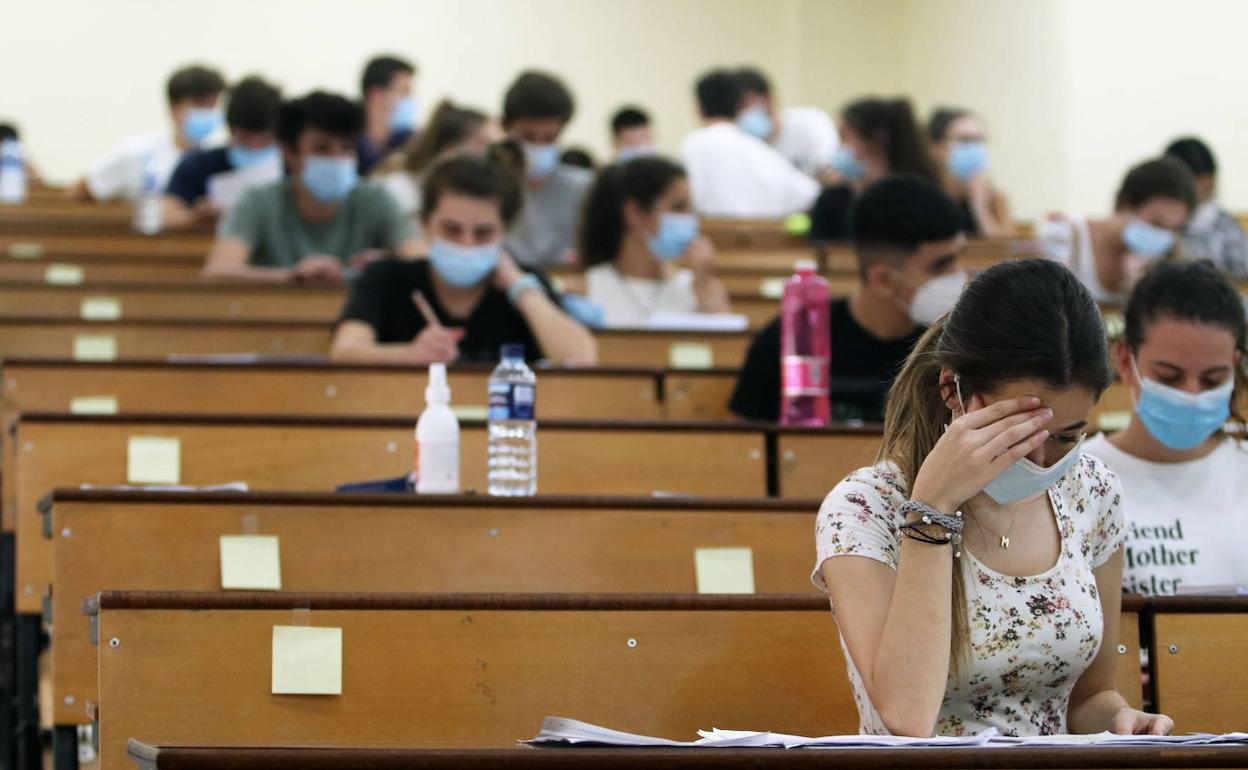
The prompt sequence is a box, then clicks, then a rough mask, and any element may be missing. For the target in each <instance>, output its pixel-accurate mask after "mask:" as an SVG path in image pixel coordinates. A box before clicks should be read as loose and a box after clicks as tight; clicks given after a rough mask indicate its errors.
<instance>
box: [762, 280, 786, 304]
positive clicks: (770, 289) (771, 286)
mask: <svg viewBox="0 0 1248 770" xmlns="http://www.w3.org/2000/svg"><path fill="white" fill-rule="evenodd" d="M758 295H759V296H760V297H764V298H766V299H780V298H781V297H783V296H784V279H783V278H764V279H763V280H762V281H761V282H759V284H758Z"/></svg>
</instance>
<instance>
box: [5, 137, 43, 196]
mask: <svg viewBox="0 0 1248 770" xmlns="http://www.w3.org/2000/svg"><path fill="white" fill-rule="evenodd" d="M21 141H22V139H21V136H20V135H19V134H18V131H17V126H15V125H13V124H12V123H0V144H4V143H5V142H17V143H18V145H19V146H20V145H21ZM22 166H23V168H24V170H25V172H26V184H27V186H29V187H42V186H43V177H42V176H41V175H40V174H39V169H38V168H36V167H35V164H34V163H33V162H31V160H30V158H29V157H27V155H26V148H25V147H22Z"/></svg>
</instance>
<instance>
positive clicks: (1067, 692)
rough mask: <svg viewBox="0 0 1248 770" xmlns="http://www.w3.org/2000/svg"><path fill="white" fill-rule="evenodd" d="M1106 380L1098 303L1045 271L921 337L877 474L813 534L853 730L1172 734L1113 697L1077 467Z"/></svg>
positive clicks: (894, 403) (1104, 484) (1111, 578)
mask: <svg viewBox="0 0 1248 770" xmlns="http://www.w3.org/2000/svg"><path fill="white" fill-rule="evenodd" d="M1111 379H1112V375H1111V372H1110V370H1109V364H1108V355H1107V352H1106V343H1105V330H1104V327H1103V325H1102V323H1101V318H1100V313H1099V311H1098V309H1097V306H1096V303H1095V302H1093V300H1092V298H1091V296H1090V295H1089V294H1088V292H1087V290H1086V289H1085V288H1083V286H1082V285H1080V283H1079V282H1078V280H1077V279H1076V278H1075V277H1074V276H1073V275H1071V274H1070V273H1069V271H1067V270H1065V269H1064V268H1062V267H1061V266H1060V265H1057V264H1055V263H1053V262H1048V261H1044V260H1026V261H1014V262H1006V263H1002V264H998V265H996V266H994V267H992V268H990V269H989V270H987V271H985V272H984V273H983V274H982V275H980V276H979V277H978V278H976V279H975V280H974V281H972V282H971V283H970V284H969V285H968V287H967V289H966V291H965V293H964V294H963V295H962V298H961V299H960V300H959V301H958V304H957V305H956V306H955V307H954V309H953V310H952V311H951V312H950V313H949V314H948V315H946V316H944V317H943V318H941V319H940V320H939V321H937V322H936V324H935V325H933V326H932V327H930V328H929V330H928V331H927V332H926V333H925V334H924V336H923V337H922V338H921V339H920V341H919V342H918V344H917V346H916V348H915V350H914V351H913V352H912V353H911V355H910V357H909V359H907V362H906V364H905V367H904V368H903V369H902V371H901V374H900V375H899V376H898V378H897V380H896V382H895V383H894V385H893V390H892V392H891V394H890V397H889V403H888V409H887V417H886V420H885V426H884V441H883V446H882V449H881V453H880V460H879V462H878V463H877V464H876V465H875V466H872V467H869V468H863V469H861V470H858V471H855V472H854V473H853V474H851V475H850V476H849V478H847V479H845V480H844V481H842V482H841V483H840V484H838V485H837V486H836V488H835V489H833V490H832V492H831V494H829V495H828V497H827V499H826V500H825V501H824V504H823V507H822V509H821V511H820V513H819V516H818V519H817V525H816V543H817V549H818V565H817V567H816V570H815V574H814V580H815V583H816V584H817V585H819V586H820V587H821V588H823V589H824V590H826V591H827V593H828V595H829V597H830V599H831V601H832V609H833V612H834V614H835V617H836V621H837V625H838V627H839V629H840V635H841V644H842V649H843V650H844V652H845V654H846V660H847V663H848V664H849V672H850V681H851V684H852V687H853V690H854V695H855V699H856V701H857V703H858V710H859V715H860V717H861V729H862V730H863V732H867V733H896V734H902V735H915V736H927V735H932V734H940V735H964V734H971V733H978V732H980V731H982V730H985V729H987V728H996V729H997V730H998V731H1000V732H1001V733H1003V734H1009V735H1036V734H1053V733H1064V732H1074V733H1095V732H1101V731H1105V730H1110V731H1113V732H1117V733H1157V734H1162V733H1168V732H1169V731H1170V730H1171V729H1172V728H1173V723H1172V722H1171V721H1170V719H1169V718H1167V717H1165V716H1159V715H1154V714H1145V713H1143V712H1141V711H1137V710H1135V709H1132V708H1131V707H1130V706H1128V705H1127V702H1126V700H1124V699H1123V697H1122V696H1121V695H1120V694H1119V693H1118V692H1117V690H1116V689H1115V669H1116V652H1115V649H1116V647H1117V644H1116V640H1117V638H1118V622H1119V613H1120V609H1121V607H1120V605H1121V590H1120V585H1121V579H1122V541H1123V537H1124V531H1123V530H1124V524H1123V519H1122V512H1121V509H1120V497H1121V492H1120V487H1119V483H1118V479H1117V477H1116V476H1114V474H1113V473H1112V472H1111V471H1109V470H1108V469H1107V468H1106V467H1105V465H1104V464H1103V463H1101V462H1100V461H1099V460H1097V459H1096V458H1094V457H1092V456H1090V455H1084V454H1082V453H1081V447H1082V442H1083V433H1084V431H1085V429H1086V427H1087V420H1088V412H1089V411H1090V410H1091V408H1092V406H1093V404H1094V403H1095V402H1096V400H1097V399H1098V398H1099V397H1100V395H1101V393H1102V392H1103V391H1104V390H1105V388H1106V387H1107V386H1108V385H1109V383H1110V381H1111ZM851 557H852V558H851Z"/></svg>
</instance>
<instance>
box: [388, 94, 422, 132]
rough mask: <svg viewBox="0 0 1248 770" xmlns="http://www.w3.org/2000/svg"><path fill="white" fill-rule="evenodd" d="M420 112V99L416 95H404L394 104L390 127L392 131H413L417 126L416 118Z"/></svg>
mask: <svg viewBox="0 0 1248 770" xmlns="http://www.w3.org/2000/svg"><path fill="white" fill-rule="evenodd" d="M419 114H420V101H419V100H418V99H417V98H416V97H415V96H404V97H403V98H402V99H399V101H398V103H397V104H395V105H394V110H392V111H391V112H390V129H391V130H392V131H411V130H412V129H414V128H416V118H417V117H418V116H419Z"/></svg>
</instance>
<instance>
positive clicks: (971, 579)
mask: <svg viewBox="0 0 1248 770" xmlns="http://www.w3.org/2000/svg"><path fill="white" fill-rule="evenodd" d="M907 489H908V482H907V481H906V479H905V478H904V477H903V476H902V475H901V473H900V472H899V471H898V470H897V468H896V466H894V465H892V464H890V463H881V464H879V465H876V466H874V467H870V468H863V469H860V470H858V471H855V472H854V473H852V474H850V476H849V477H848V478H846V479H845V480H844V481H842V482H841V483H840V484H838V485H837V486H836V488H835V489H833V490H832V492H831V493H830V494H829V495H828V497H827V499H825V500H824V502H823V506H822V508H821V509H820V511H819V516H818V518H817V520H816V524H815V543H816V548H817V552H818V561H817V563H816V566H815V571H814V574H813V575H812V578H811V579H812V580H813V581H814V583H815V585H816V586H818V587H819V588H820V589H822V590H824V591H825V592H826V591H827V586H826V585H825V584H824V582H823V576H822V574H821V571H820V570H821V567H822V565H823V562H824V561H825V560H827V559H830V558H835V557H837V556H865V557H867V558H870V559H875V560H876V561H879V562H882V563H884V564H887V565H888V566H889V567H892V568H893V569H894V570H895V569H897V561H898V554H899V551H900V546H901V540H900V538H901V537H903V535H899V534H898V531H897V528H898V527H899V526H900V525H901V524H902V523H903V522H904V517H903V516H902V515H901V514H900V513H899V509H900V508H901V505H902V503H904V502H905V501H906V500H907V499H908V495H907ZM1121 499H1122V493H1121V486H1120V485H1119V482H1118V477H1117V476H1115V475H1114V473H1113V471H1110V470H1109V469H1108V468H1107V467H1106V466H1105V464H1104V463H1102V462H1101V461H1100V460H1098V459H1097V458H1095V457H1092V456H1090V455H1086V454H1085V455H1083V456H1082V457H1081V458H1080V460H1079V462H1078V463H1076V464H1075V465H1074V466H1072V467H1071V469H1070V471H1068V472H1067V474H1066V475H1065V476H1064V477H1062V479H1061V480H1060V481H1059V482H1058V483H1057V484H1056V485H1055V486H1053V487H1052V488H1051V489H1049V501H1050V503H1051V504H1052V508H1053V513H1054V516H1055V517H1056V519H1057V524H1058V531H1059V532H1060V533H1061V538H1062V542H1061V550H1060V553H1059V556H1058V558H1057V562H1056V563H1055V564H1054V565H1053V566H1052V567H1051V568H1050V569H1048V570H1046V571H1045V572H1043V573H1041V574H1039V575H1033V576H1030V577H1012V576H1007V575H1002V574H1000V573H998V572H994V571H993V570H991V569H989V568H988V567H986V566H984V565H983V564H982V563H981V562H980V561H979V560H978V559H976V558H975V557H974V555H972V554H971V553H970V551H968V550H965V549H964V550H963V551H962V558H961V559H960V560H959V563H960V568H961V569H963V570H964V571H965V573H964V574H965V576H966V578H967V579H966V581H965V582H966V586H967V609H968V612H969V614H970V636H971V638H970V650H969V652H968V654H967V656H966V658H965V659H964V660H963V664H962V666H961V670H960V672H959V676H957V677H956V678H955V677H954V676H953V674H952V671H951V672H950V676H949V684H948V686H947V688H946V689H945V698H944V702H943V703H942V704H941V708H940V714H939V716H938V718H937V721H936V729H935V734H937V735H971V734H975V733H979V732H982V731H983V730H985V729H987V728H989V727H995V728H996V729H997V730H998V731H999V732H1000V733H1001V734H1003V735H1050V734H1056V733H1065V732H1066V731H1067V730H1066V707H1067V704H1068V702H1069V700H1070V693H1071V690H1072V689H1074V686H1075V683H1076V682H1077V681H1078V679H1079V677H1080V676H1081V675H1082V674H1083V672H1084V670H1085V669H1086V668H1087V667H1088V665H1089V664H1090V663H1091V662H1092V660H1093V659H1094V658H1095V657H1096V654H1097V652H1098V651H1099V650H1100V647H1101V636H1102V631H1103V625H1104V617H1103V614H1102V610H1101V602H1100V596H1099V594H1098V592H1097V588H1096V579H1095V577H1094V576H1093V574H1092V570H1094V569H1096V568H1097V567H1099V566H1101V565H1102V564H1104V563H1105V562H1106V561H1108V560H1109V558H1110V557H1111V556H1113V554H1114V553H1115V552H1116V551H1117V550H1118V549H1119V547H1121V545H1122V542H1123V539H1124V537H1125V534H1126V533H1125V527H1124V524H1123V517H1122V510H1121ZM933 600H936V597H933ZM841 649H842V651H843V652H844V653H845V660H846V663H847V665H848V668H849V679H850V684H851V686H852V687H853V691H854V700H855V702H856V703H857V706H858V714H859V718H860V731H861V732H863V733H866V734H875V735H880V734H886V733H887V732H888V729H887V727H885V725H884V723H883V721H882V720H881V719H880V716H879V713H878V712H876V710H875V708H874V707H873V706H872V705H871V701H870V699H869V698H868V697H867V690H866V687H865V686H864V685H863V683H862V679H861V677H859V675H858V672H857V670H856V669H855V668H854V663H853V660H851V659H850V656H849V651H848V649H847V648H846V647H845V640H844V638H842V639H841Z"/></svg>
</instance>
